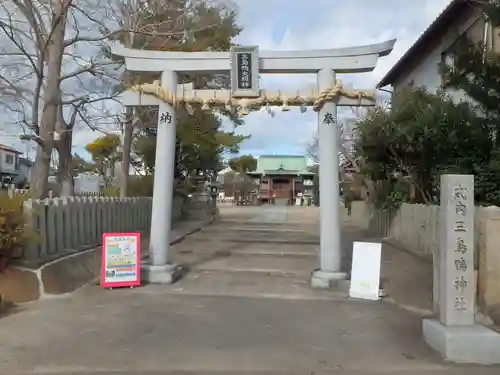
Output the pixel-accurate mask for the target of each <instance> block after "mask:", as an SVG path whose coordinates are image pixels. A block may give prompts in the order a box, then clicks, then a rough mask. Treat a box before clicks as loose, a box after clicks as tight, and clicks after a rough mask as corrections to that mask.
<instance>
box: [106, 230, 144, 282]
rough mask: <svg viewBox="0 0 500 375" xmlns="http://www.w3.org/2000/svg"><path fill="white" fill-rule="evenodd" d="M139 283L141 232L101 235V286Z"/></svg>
mask: <svg viewBox="0 0 500 375" xmlns="http://www.w3.org/2000/svg"><path fill="white" fill-rule="evenodd" d="M138 285H141V234H140V233H104V234H103V235H102V265H101V286H102V287H103V288H117V287H127V286H128V287H132V286H138Z"/></svg>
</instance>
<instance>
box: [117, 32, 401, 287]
mask: <svg viewBox="0 0 500 375" xmlns="http://www.w3.org/2000/svg"><path fill="white" fill-rule="evenodd" d="M395 42H396V40H389V41H387V42H383V43H378V44H373V45H367V46H359V47H349V48H338V49H329V50H314V51H258V48H257V47H237V48H239V50H237V51H236V52H235V51H233V52H232V53H229V52H159V51H144V50H135V49H129V48H125V47H124V46H123V45H120V44H115V45H114V46H112V53H113V54H114V55H117V56H122V57H124V58H125V64H126V67H127V69H128V70H130V71H139V72H157V73H161V74H162V79H161V87H159V86H158V85H155V84H149V85H148V86H149V87H148V90H146V89H145V88H142V89H141V88H140V89H139V90H138V91H137V90H136V91H134V92H130V91H128V92H125V93H124V95H123V96H122V101H123V102H124V103H123V104H124V105H129V106H136V105H159V106H160V111H159V114H158V136H157V145H156V167H155V180H154V193H153V194H154V196H153V212H152V222H151V237H150V260H149V264H148V265H145V266H144V267H141V269H142V270H143V272H142V275H143V277H144V279H145V281H149V282H157V283H170V282H172V281H174V280H175V276H176V270H177V268H176V267H175V265H172V264H171V263H170V257H169V245H170V225H171V208H172V199H173V176H174V163H175V160H174V158H175V135H176V123H175V121H176V120H175V111H174V107H173V106H172V105H169V104H167V103H165V102H164V101H167V102H168V101H169V100H170V102H176V101H177V102H179V100H180V99H182V100H181V101H185V102H189V100H187V99H186V98H191V99H194V102H198V103H199V102H200V101H201V102H203V103H208V102H210V103H212V104H213V105H221V104H222V105H224V103H226V104H227V103H228V102H232V101H233V99H234V97H235V96H236V95H239V97H240V98H242V100H241V101H239V102H238V100H236V102H237V104H239V106H240V107H241V109H242V113H243V112H248V109H252V108H254V107H255V106H259V105H262V103H261V98H263V97H265V98H266V99H265V100H266V102H267V104H269V105H283V106H285V105H306V104H307V105H312V104H314V105H315V106H316V104H317V103H316V102H317V100H316V99H315V98H314V97H313V99H312V100H311V93H310V92H308V93H307V94H306V95H305V97H303V96H301V95H298V94H297V92H295V93H292V94H290V95H282V96H280V95H277V96H276V95H271V94H269V93H267V92H266V93H265V95H260V94H259V87H258V80H257V79H256V78H257V77H258V74H259V73H295V74H301V73H303V74H311V73H316V74H317V76H318V90H317V91H316V93H315V95H319V94H323V93H324V91H325V90H329V91H330V94H331V93H332V91H335V89H336V80H335V73H364V72H370V71H372V70H373V69H375V66H376V64H377V61H378V58H379V57H382V56H386V55H388V54H389V53H390V52H391V51H392V49H393V47H394V43H395ZM252 51H253V52H252ZM243 61H244V63H243ZM243 68H244V69H243ZM227 71H231V72H232V73H233V77H232V78H234V79H233V84H236V86H237V87H232V90H231V91H228V90H226V91H224V90H219V91H217V92H214V91H213V90H196V92H194V90H192V89H191V91H190V90H189V89H186V88H185V87H184V86H182V85H179V86H178V85H177V72H180V73H203V72H207V73H224V72H227ZM243 72H244V73H243ZM235 74H236V76H235ZM143 86H146V85H143ZM179 87H180V89H181V90H182V95H180V97H179V95H177V97H176V91H177V90H178V89H179ZM165 89H166V90H165ZM161 91H168V92H167V93H165V92H163V94H164V96H165V98H163V99H164V101H162V100H158V99H157V98H155V97H154V96H157V97H161V96H162V95H158V93H159V92H161ZM365 93H366V92H365ZM143 94H151V95H143ZM299 96H300V100H298V99H297V98H298V97H299ZM172 97H175V100H173V101H172ZM169 98H170V99H169ZM179 98H180V99H179ZM250 98H253V99H250ZM292 98H295V99H292ZM316 98H319V97H316ZM289 99H290V100H289ZM252 100H253V102H252ZM252 103H253V104H252ZM374 103H375V100H374V97H373V96H371V97H370V96H369V95H368V96H366V95H363V92H361V91H358V92H351V93H349V92H346V91H343V90H342V88H340V92H337V93H334V94H333V95H332V96H331V97H329V98H327V100H323V101H322V103H321V104H319V105H318V106H317V108H316V109H319V111H318V127H319V158H320V166H319V173H320V179H319V180H320V195H321V205H320V216H321V220H320V221H321V223H320V234H321V240H320V243H321V249H320V261H319V266H320V267H319V268H318V269H317V270H315V271H314V272H313V273H312V277H311V285H312V286H313V287H318V288H328V287H330V286H331V284H332V281H335V280H341V279H344V278H345V277H346V273H345V272H342V270H341V260H342V251H341V242H340V226H341V222H340V194H339V190H340V188H339V133H338V127H337V124H336V119H337V107H338V106H373V105H374ZM233 104H234V103H233Z"/></svg>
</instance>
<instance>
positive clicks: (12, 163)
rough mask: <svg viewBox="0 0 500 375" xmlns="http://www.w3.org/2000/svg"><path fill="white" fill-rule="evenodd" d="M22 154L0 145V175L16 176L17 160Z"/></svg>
mask: <svg viewBox="0 0 500 375" xmlns="http://www.w3.org/2000/svg"><path fill="white" fill-rule="evenodd" d="M21 154H22V152H20V151H17V150H16V149H14V148H12V147H9V146H5V145H1V144H0V173H2V174H9V175H10V174H11V175H17V174H18V173H19V167H18V158H19V155H21Z"/></svg>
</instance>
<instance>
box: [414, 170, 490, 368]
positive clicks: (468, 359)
mask: <svg viewBox="0 0 500 375" xmlns="http://www.w3.org/2000/svg"><path fill="white" fill-rule="evenodd" d="M474 214H475V205H474V176H472V175H443V176H441V202H440V217H439V222H440V226H441V240H440V248H439V267H438V269H437V272H438V285H437V287H438V290H439V293H438V298H439V320H437V319H424V321H423V324H422V331H423V334H424V339H425V341H426V342H427V343H428V344H429V345H430V346H431V347H432V348H434V349H435V350H437V351H438V352H440V353H441V355H442V356H443V357H444V359H446V360H449V361H454V362H461V363H481V364H493V363H500V335H499V334H498V333H497V332H495V331H493V330H490V329H488V328H486V327H483V326H481V325H478V324H475V308H476V280H475V272H474V251H475V249H474Z"/></svg>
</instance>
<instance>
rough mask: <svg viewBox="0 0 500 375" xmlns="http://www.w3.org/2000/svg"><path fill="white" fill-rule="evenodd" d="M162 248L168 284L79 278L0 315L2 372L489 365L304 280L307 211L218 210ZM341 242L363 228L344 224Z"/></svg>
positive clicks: (342, 370)
mask: <svg viewBox="0 0 500 375" xmlns="http://www.w3.org/2000/svg"><path fill="white" fill-rule="evenodd" d="M221 216H222V220H221V221H220V222H218V223H217V224H215V225H212V226H210V227H207V228H205V229H204V230H202V231H200V232H198V233H196V234H194V235H192V236H190V237H189V238H188V239H186V240H185V241H183V242H181V243H179V244H178V245H176V246H175V247H174V248H173V251H174V253H175V255H174V259H175V260H176V261H177V262H182V263H184V264H186V265H187V266H188V268H189V272H188V273H187V275H186V276H185V278H184V279H183V280H182V281H180V282H178V283H176V284H174V285H171V286H159V285H150V286H147V287H143V288H137V289H123V290H113V291H107V290H102V289H100V288H99V287H98V286H95V285H93V286H89V287H87V288H84V289H82V290H80V291H79V292H77V293H75V294H74V295H72V296H67V297H64V298H57V299H53V300H45V301H40V302H37V303H34V304H32V305H30V306H28V307H26V309H25V311H22V312H20V313H18V314H14V315H11V316H8V317H6V318H4V319H2V320H0V373H2V374H16V373H17V374H21V373H25V374H42V373H46V374H82V375H83V374H101V375H102V374H152V373H155V374H168V375H174V374H178V375H181V374H184V375H198V374H199V375H201V374H220V373H227V374H234V375H250V374H260V375H266V374H269V375H271V374H274V375H278V374H292V375H295V374H305V375H310V374H327V373H339V374H351V373H353V374H354V373H356V374H382V373H383V374H386V373H388V372H390V373H395V374H403V373H404V374H417V373H418V374H421V373H425V374H455V375H462V374H463V375H466V374H469V373H470V372H471V371H475V373H476V374H478V375H482V374H498V373H499V371H500V368H498V367H496V368H494V367H481V366H452V365H446V364H444V363H442V361H441V360H440V359H439V357H438V356H437V355H436V354H435V353H434V352H433V351H432V350H430V349H429V348H428V347H427V346H426V345H425V344H424V343H423V342H422V340H421V332H420V326H421V317H420V316H417V315H415V314H413V313H411V312H408V311H405V310H401V309H399V308H398V307H397V306H395V305H393V304H388V303H383V302H360V301H349V300H346V299H344V298H343V297H342V295H340V294H339V293H336V292H331V291H313V290H311V289H310V288H309V286H308V279H309V274H310V271H311V270H312V269H313V268H315V267H316V257H317V254H316V247H317V226H316V223H315V221H316V220H317V210H316V209H315V208H305V207H304V208H300V207H296V208H284V207H232V206H229V207H225V208H222V209H221ZM343 235H344V252H345V257H344V266H346V267H347V266H348V264H349V252H348V250H349V249H350V244H349V241H352V240H353V239H361V238H362V237H363V233H360V232H359V231H356V230H354V229H349V228H348V227H346V228H344V230H343Z"/></svg>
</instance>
